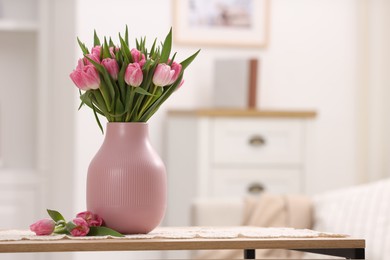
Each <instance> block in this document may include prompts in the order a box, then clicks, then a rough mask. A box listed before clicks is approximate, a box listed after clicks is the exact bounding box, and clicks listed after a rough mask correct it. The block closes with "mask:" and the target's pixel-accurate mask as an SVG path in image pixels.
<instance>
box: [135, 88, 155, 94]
mask: <svg viewBox="0 0 390 260" xmlns="http://www.w3.org/2000/svg"><path fill="white" fill-rule="evenodd" d="M134 90H135V92H136V93H138V94H142V95H146V96H154V95H153V94H152V93H149V92H147V91H146V90H145V89H143V88H140V87H136V88H134Z"/></svg>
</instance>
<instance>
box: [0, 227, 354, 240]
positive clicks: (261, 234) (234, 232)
mask: <svg viewBox="0 0 390 260" xmlns="http://www.w3.org/2000/svg"><path fill="white" fill-rule="evenodd" d="M238 237H241V238H342V237H347V235H343V234H335V233H326V232H318V231H314V230H309V229H293V228H261V227H246V226H242V227H158V228H156V229H155V230H153V231H152V232H150V233H149V234H139V235H126V236H125V237H119V238H118V237H115V238H116V239H152V238H155V239H191V238H209V239H218V238H220V239H224V238H225V239H226V238H238ZM107 238H114V237H112V236H86V237H72V236H67V235H50V236H36V235H35V233H33V232H31V231H28V230H4V231H0V241H18V240H60V239H85V240H94V239H107Z"/></svg>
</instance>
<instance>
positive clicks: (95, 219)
mask: <svg viewBox="0 0 390 260" xmlns="http://www.w3.org/2000/svg"><path fill="white" fill-rule="evenodd" d="M76 217H77V218H82V219H84V220H85V221H86V222H87V223H88V226H90V227H100V226H101V225H102V224H103V219H102V218H101V217H100V216H99V215H97V214H93V213H92V212H90V211H84V212H80V213H79V214H77V216H76Z"/></svg>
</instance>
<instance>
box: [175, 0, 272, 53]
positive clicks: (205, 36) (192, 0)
mask: <svg viewBox="0 0 390 260" xmlns="http://www.w3.org/2000/svg"><path fill="white" fill-rule="evenodd" d="M268 16H269V0H245V1H232V0H174V1H173V19H174V21H173V23H174V28H175V41H176V42H178V43H183V44H197V45H199V44H204V45H214V46H224V47H229V46H236V47H253V48H258V47H266V45H267V41H268V27H269V26H268V23H269V17H268Z"/></svg>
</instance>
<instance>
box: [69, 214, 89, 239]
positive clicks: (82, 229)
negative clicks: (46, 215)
mask: <svg viewBox="0 0 390 260" xmlns="http://www.w3.org/2000/svg"><path fill="white" fill-rule="evenodd" d="M72 222H73V224H75V225H76V227H74V228H73V229H72V230H70V234H71V235H72V236H75V237H82V236H86V235H87V234H88V233H89V226H88V223H87V221H85V220H84V219H82V218H75V219H73V221H72Z"/></svg>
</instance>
